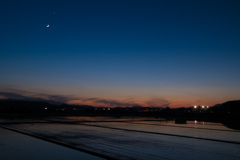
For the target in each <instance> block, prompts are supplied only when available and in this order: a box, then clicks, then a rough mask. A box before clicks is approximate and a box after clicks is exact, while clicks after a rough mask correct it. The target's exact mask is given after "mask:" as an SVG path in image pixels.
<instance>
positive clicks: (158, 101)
mask: <svg viewBox="0 0 240 160" xmlns="http://www.w3.org/2000/svg"><path fill="white" fill-rule="evenodd" d="M145 104H146V105H147V106H156V107H164V108H165V107H169V105H170V104H171V103H170V102H169V101H168V100H166V99H164V98H161V97H152V98H150V99H149V100H147V101H146V102H145Z"/></svg>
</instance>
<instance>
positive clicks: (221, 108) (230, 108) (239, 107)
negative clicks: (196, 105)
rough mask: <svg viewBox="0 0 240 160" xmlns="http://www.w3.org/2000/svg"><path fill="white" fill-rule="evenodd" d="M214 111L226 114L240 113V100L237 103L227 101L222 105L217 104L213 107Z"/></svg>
mask: <svg viewBox="0 0 240 160" xmlns="http://www.w3.org/2000/svg"><path fill="white" fill-rule="evenodd" d="M212 109H213V110H215V111H218V112H226V113H229V112H230V113H234V112H237V113H240V100H235V101H227V102H225V103H222V104H217V105H215V106H213V107H212Z"/></svg>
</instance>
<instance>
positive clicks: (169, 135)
mask: <svg viewBox="0 0 240 160" xmlns="http://www.w3.org/2000/svg"><path fill="white" fill-rule="evenodd" d="M0 126H2V127H4V128H5V129H10V130H13V131H15V132H21V133H25V134H28V136H35V137H37V138H41V139H42V140H49V141H50V142H53V143H57V144H58V145H66V147H70V148H71V146H72V149H74V150H76V149H79V151H86V152H89V153H90V154H95V155H97V156H98V157H102V158H106V159H111V158H112V159H156V160H157V159H158V160H159V159H163V160H164V159H186V160H187V159H189V160H190V159H196V160H198V159H199V160H200V159H201V160H202V159H209V160H210V159H211V160H212V159H218V160H219V159H220V160H221V159H222V160H223V159H224V160H226V159H233V160H235V159H236V160H238V159H240V131H239V130H234V129H231V128H227V127H226V126H224V125H222V124H220V123H210V122H198V121H187V122H186V124H176V123H175V122H174V121H165V120H162V119H154V118H145V117H143V118H118V119H117V118H111V117H51V118H44V119H39V120H37V119H22V120H18V119H12V120H0ZM1 136H2V135H1ZM104 156H105V157H104Z"/></svg>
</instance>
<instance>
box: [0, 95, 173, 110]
mask: <svg viewBox="0 0 240 160" xmlns="http://www.w3.org/2000/svg"><path fill="white" fill-rule="evenodd" d="M22 93H23V94H20V93H18V92H10V91H8V92H7V91H6V92H0V98H1V99H17V100H31V101H51V102H58V103H69V104H81V105H93V106H108V107H131V106H136V105H138V106H145V107H146V106H155V107H164V108H165V107H169V105H170V102H169V101H168V100H166V99H164V98H161V97H150V98H149V99H147V100H145V101H144V100H141V99H137V98H136V99H135V98H130V99H129V98H127V99H123V100H115V99H107V98H98V97H86V98H84V97H76V96H70V95H56V94H43V93H39V94H35V93H32V92H24V91H23V92H22Z"/></svg>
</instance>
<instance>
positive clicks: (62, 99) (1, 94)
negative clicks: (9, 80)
mask: <svg viewBox="0 0 240 160" xmlns="http://www.w3.org/2000/svg"><path fill="white" fill-rule="evenodd" d="M0 97H1V98H2V99H16V100H28V101H30V100H31V101H56V102H60V103H67V102H68V101H70V100H72V98H70V96H62V95H50V94H49V95H48V94H37V95H30V96H26V95H22V94H19V93H12V92H0Z"/></svg>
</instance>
